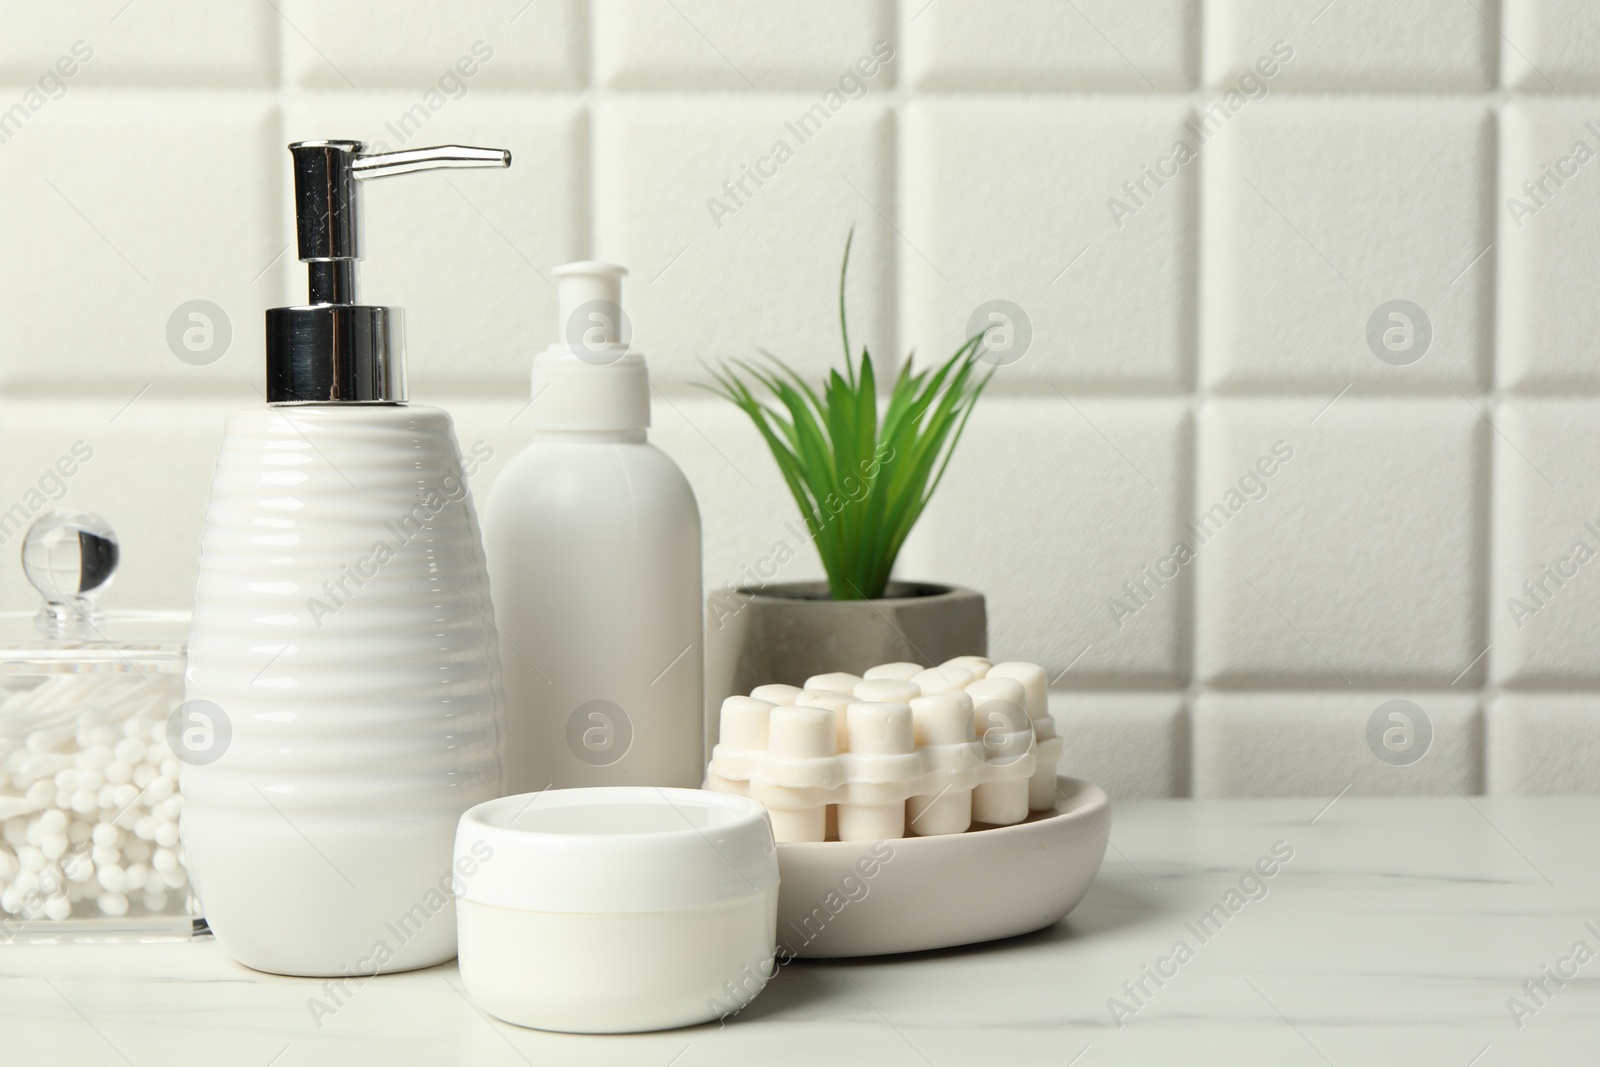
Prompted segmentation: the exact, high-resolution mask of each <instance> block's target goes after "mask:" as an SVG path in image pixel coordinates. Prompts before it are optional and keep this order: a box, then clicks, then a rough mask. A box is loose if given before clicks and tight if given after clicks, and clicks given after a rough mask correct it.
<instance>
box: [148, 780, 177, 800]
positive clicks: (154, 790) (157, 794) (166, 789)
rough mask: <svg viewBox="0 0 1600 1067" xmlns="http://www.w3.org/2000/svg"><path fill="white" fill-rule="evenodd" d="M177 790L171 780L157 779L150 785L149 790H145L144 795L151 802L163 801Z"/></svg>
mask: <svg viewBox="0 0 1600 1067" xmlns="http://www.w3.org/2000/svg"><path fill="white" fill-rule="evenodd" d="M177 788H178V787H177V784H176V783H175V782H173V780H172V779H171V778H157V779H156V780H155V781H153V782H151V783H150V788H149V789H146V790H145V795H146V796H148V797H149V798H150V799H151V800H153V801H156V800H165V799H167V798H168V797H170V796H171V795H172V794H173V791H174V790H176V789H177Z"/></svg>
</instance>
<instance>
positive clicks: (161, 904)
mask: <svg viewBox="0 0 1600 1067" xmlns="http://www.w3.org/2000/svg"><path fill="white" fill-rule="evenodd" d="M144 906H145V907H146V908H148V909H149V910H150V911H158V912H159V911H166V910H167V891H166V890H165V889H146V890H145V891H144Z"/></svg>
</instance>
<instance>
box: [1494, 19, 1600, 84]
mask: <svg viewBox="0 0 1600 1067" xmlns="http://www.w3.org/2000/svg"><path fill="white" fill-rule="evenodd" d="M1501 2H1502V7H1503V8H1504V16H1503V21H1502V23H1501V26H1502V28H1503V29H1504V31H1505V50H1504V56H1505V59H1504V62H1505V84H1506V86H1507V88H1511V89H1520V90H1523V91H1524V92H1533V93H1555V92H1569V93H1570V92H1574V91H1582V90H1586V89H1600V7H1596V6H1595V4H1594V3H1593V2H1592V0H1501Z"/></svg>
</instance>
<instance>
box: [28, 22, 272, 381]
mask: <svg viewBox="0 0 1600 1067" xmlns="http://www.w3.org/2000/svg"><path fill="white" fill-rule="evenodd" d="M130 17H131V13H130ZM0 149H3V151H4V155H5V161H4V162H5V165H4V166H3V167H0V203H4V204H5V205H6V208H5V215H6V232H5V238H4V241H5V251H6V254H5V257H4V259H3V261H0V321H4V322H5V324H6V325H5V339H4V343H3V344H0V390H9V389H15V388H19V387H20V388H25V387H29V386H30V385H44V386H47V387H48V388H50V389H51V390H54V391H55V395H64V394H65V395H72V394H78V393H82V392H83V391H85V390H86V389H96V390H102V391H104V392H106V393H107V394H111V395H115V396H117V397H120V398H121V400H119V402H121V401H125V400H126V399H128V398H129V397H131V396H133V395H134V394H135V393H136V392H137V391H138V390H140V389H142V388H144V387H147V386H150V385H151V384H152V383H160V384H163V385H178V386H182V387H184V388H193V389H199V390H207V389H210V390H215V389H217V388H220V387H225V386H230V385H231V387H238V386H240V385H242V384H244V383H246V382H249V383H256V384H259V383H260V381H261V380H262V375H263V370H262V309H264V308H267V307H270V306H272V305H274V304H280V303H283V299H282V295H283V290H282V289H281V287H280V284H279V282H280V276H279V274H278V273H277V272H276V271H275V270H273V269H271V268H272V267H273V264H274V263H275V262H276V261H277V259H278V258H279V256H280V253H282V251H283V249H284V245H285V243H286V238H285V237H284V236H283V233H284V231H283V228H282V220H281V217H280V216H279V213H278V212H279V205H280V204H281V203H282V202H283V201H282V196H281V190H282V188H283V182H284V181H285V180H286V179H287V176H288V173H289V167H288V162H289V161H288V155H287V153H285V152H284V151H283V148H282V141H281V139H280V134H279V130H278V114H277V108H276V106H275V105H274V104H273V102H272V98H271V97H270V96H268V95H266V94H260V95H257V94H254V93H230V94H224V95H220V96H219V95H217V94H211V95H206V96H202V95H198V94H191V93H179V92H175V91H168V90H137V91H116V92H113V91H111V90H106V89H81V90H77V91H74V92H73V93H72V94H71V95H69V96H67V97H66V98H65V99H63V100H61V101H60V102H58V103H54V104H52V105H50V106H49V107H47V108H45V109H44V110H42V111H40V112H38V113H37V114H35V115H33V116H32V118H30V119H29V120H28V123H27V125H26V126H24V127H23V128H22V129H21V130H19V131H18V132H17V133H16V134H15V135H14V136H12V137H11V139H10V140H9V141H7V142H6V143H5V144H4V145H3V146H0Z"/></svg>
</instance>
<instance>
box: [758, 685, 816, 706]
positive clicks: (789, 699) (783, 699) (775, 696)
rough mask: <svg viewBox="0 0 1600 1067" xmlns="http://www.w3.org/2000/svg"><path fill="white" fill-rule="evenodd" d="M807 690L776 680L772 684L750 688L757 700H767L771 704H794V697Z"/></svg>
mask: <svg viewBox="0 0 1600 1067" xmlns="http://www.w3.org/2000/svg"><path fill="white" fill-rule="evenodd" d="M804 691H805V690H803V689H801V688H800V687H799V686H798V685H783V684H781V683H778V682H774V683H772V684H771V685H758V686H756V687H755V688H754V689H752V690H750V695H751V696H753V697H755V698H756V699H757V700H765V701H766V702H767V703H769V704H793V703H794V698H795V697H797V696H799V695H800V694H801V693H803V692H804Z"/></svg>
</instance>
